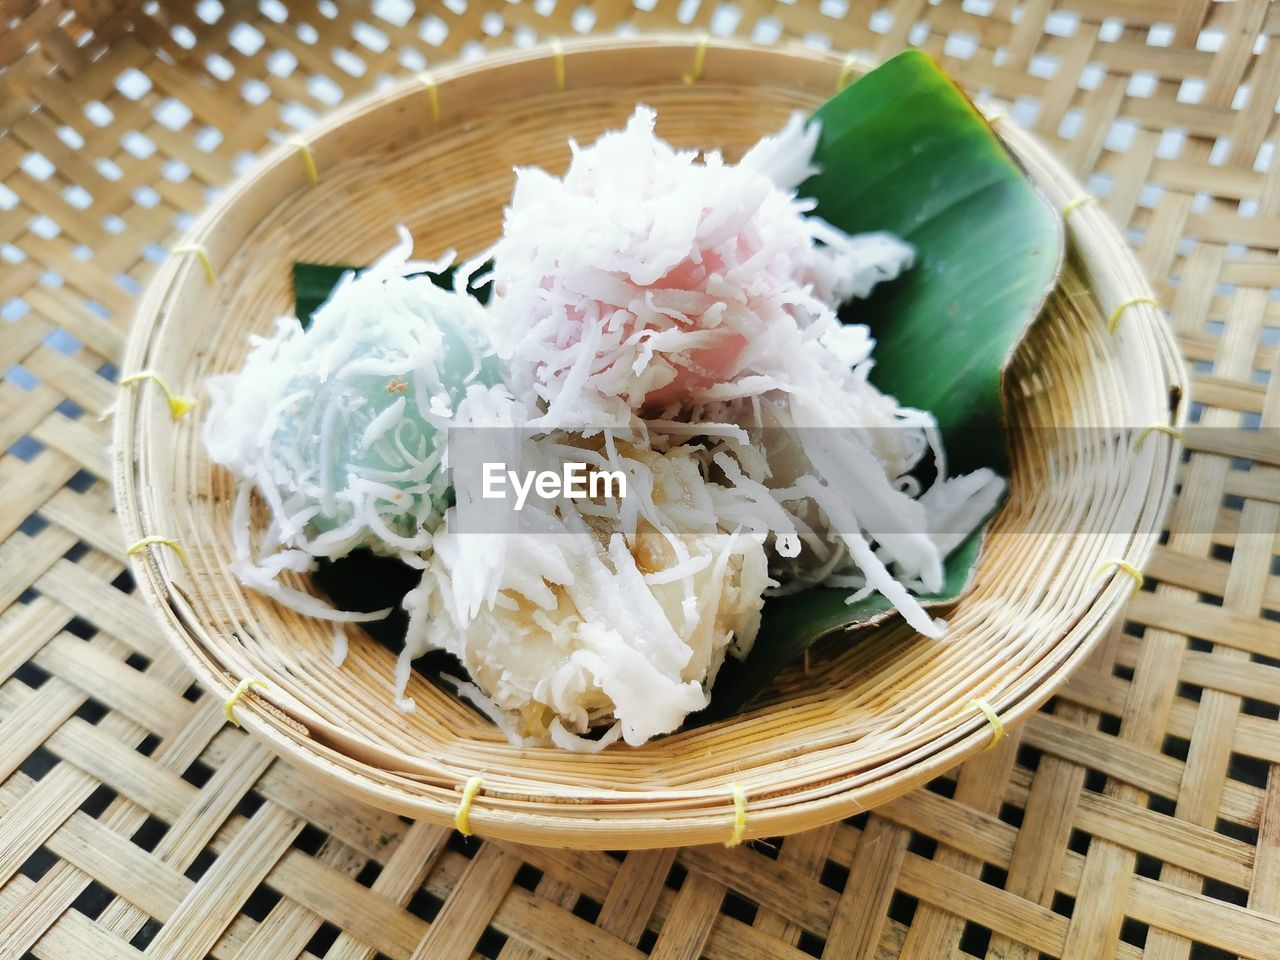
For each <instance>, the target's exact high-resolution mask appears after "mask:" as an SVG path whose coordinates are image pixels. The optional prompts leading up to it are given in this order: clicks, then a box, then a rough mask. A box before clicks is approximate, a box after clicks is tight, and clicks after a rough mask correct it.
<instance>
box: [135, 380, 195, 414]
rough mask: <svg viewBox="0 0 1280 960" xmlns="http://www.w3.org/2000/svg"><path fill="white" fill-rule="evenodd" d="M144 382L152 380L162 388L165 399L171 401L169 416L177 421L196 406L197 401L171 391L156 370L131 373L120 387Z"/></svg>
mask: <svg viewBox="0 0 1280 960" xmlns="http://www.w3.org/2000/svg"><path fill="white" fill-rule="evenodd" d="M143 380H150V381H151V382H152V383H154V384H155V385H156V386H157V387H159V388H160V390H161V392H162V393H163V394H164V398H165V399H166V400H167V401H169V414H170V415H171V416H172V417H173V419H175V420H181V419H182V417H183V416H184V415H185V414H186V413H187V412H188V411H189V410H190V409H191V408H192V407H194V406H195V405H196V402H195V400H193V399H192V398H191V397H183V396H179V395H178V394H176V393H174V392H173V391H172V390H171V389H169V384H168V382H167V381H166V380H165V378H164V377H162V376H160V374H158V373H156V372H155V371H154V370H139V371H138V372H137V373H131V374H129V376H127V377H124V378H123V379H121V381H120V386H122V387H127V386H129V385H130V384H131V383H141V382H142V381H143Z"/></svg>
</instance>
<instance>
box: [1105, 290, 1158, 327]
mask: <svg viewBox="0 0 1280 960" xmlns="http://www.w3.org/2000/svg"><path fill="white" fill-rule="evenodd" d="M1139 303H1149V304H1151V305H1152V306H1153V307H1159V306H1160V301H1159V300H1157V299H1156V298H1155V297H1130V298H1129V299H1128V300H1122V301H1120V303H1118V304H1116V308H1115V309H1114V310H1112V311H1111V316H1110V317H1109V318H1107V329H1108V330H1110V331H1111V332H1112V333H1115V332H1116V327H1117V326H1119V324H1120V315H1121V314H1122V313H1124V312H1125V311H1126V310H1128V309H1129V308H1130V307H1132V306H1136V305H1137V304H1139Z"/></svg>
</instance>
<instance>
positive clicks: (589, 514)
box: [205, 107, 1004, 752]
mask: <svg viewBox="0 0 1280 960" xmlns="http://www.w3.org/2000/svg"><path fill="white" fill-rule="evenodd" d="M654 124H655V116H654V113H653V111H652V110H650V109H649V108H647V107H639V108H637V110H636V112H635V114H634V116H633V117H632V118H631V120H630V122H629V123H628V124H627V126H626V128H625V129H623V130H619V131H615V132H613V133H608V134H606V135H604V136H603V137H601V138H600V139H599V140H598V141H597V142H596V143H594V144H592V145H590V146H587V147H581V146H579V145H577V144H576V143H575V144H571V147H572V153H573V157H572V162H571V164H570V166H569V169H568V171H567V173H566V174H565V175H564V177H562V178H556V177H553V176H551V175H549V174H547V173H545V172H544V171H542V170H537V169H522V170H519V171H517V174H518V175H517V182H516V188H515V192H514V195H513V197H512V200H511V204H510V207H509V208H508V210H507V214H506V218H505V224H504V230H503V236H502V239H501V240H500V241H499V242H498V244H497V245H496V246H495V247H494V248H493V250H492V256H493V261H494V266H493V273H492V279H493V282H494V294H493V300H492V302H491V304H490V306H489V308H488V309H487V310H482V309H481V308H480V307H479V306H478V305H477V304H476V303H475V302H474V301H473V300H472V299H471V298H470V297H468V296H467V295H466V294H465V292H464V291H465V289H466V287H467V284H468V283H475V282H477V278H476V277H475V274H476V273H477V271H478V270H479V264H480V263H481V262H483V260H484V257H481V258H477V259H476V260H475V261H472V262H471V263H469V264H464V265H463V266H462V267H461V268H460V269H459V270H458V272H457V275H456V276H455V290H454V292H445V291H441V290H438V289H436V288H435V287H434V286H432V284H431V281H430V280H429V279H428V278H424V277H415V276H413V274H416V273H419V272H421V271H423V270H426V269H432V270H438V269H439V268H440V267H441V266H443V263H437V264H423V263H414V262H411V261H410V260H409V254H410V249H411V245H410V241H409V238H408V235H407V233H405V232H404V231H402V232H401V243H400V245H399V246H397V247H396V248H395V249H394V250H393V251H391V253H389V254H388V255H387V256H386V257H384V258H383V259H382V260H380V261H379V262H378V263H377V264H375V265H374V266H373V267H371V268H370V269H369V270H367V271H365V272H364V273H362V274H361V275H359V276H358V277H355V278H352V277H347V278H345V279H344V280H343V281H342V283H341V284H340V285H339V287H338V288H337V289H336V290H335V291H334V293H333V295H332V296H331V298H330V300H329V301H328V302H327V303H326V304H325V306H324V307H322V308H321V310H319V311H318V312H317V314H316V316H315V319H314V322H313V324H312V326H311V328H310V329H309V330H307V331H306V332H305V333H304V332H303V331H302V330H301V329H300V328H299V327H298V325H297V324H296V323H295V322H294V321H293V320H292V319H291V318H287V319H285V320H281V321H280V324H279V327H278V329H277V331H276V333H275V335H273V336H272V337H269V338H265V339H259V340H255V341H254V344H253V349H252V351H251V353H250V355H249V358H248V360H247V361H246V364H245V366H244V368H243V369H242V370H241V371H240V372H239V373H237V374H233V375H229V376H226V377H220V378H215V379H214V380H213V381H212V382H211V383H210V392H211V393H212V394H213V398H214V402H213V408H212V411H211V414H210V416H209V418H208V420H207V422H206V425H205V443H206V446H207V448H208V450H209V453H210V455H211V456H212V458H213V459H214V460H215V461H216V462H218V463H221V464H224V465H226V466H228V467H230V468H231V469H232V471H233V472H235V474H236V475H237V476H238V477H239V478H240V488H239V494H238V496H237V499H236V503H235V510H234V518H233V537H234V542H235V548H236V557H237V565H236V571H237V574H238V575H239V576H240V578H241V580H242V581H243V582H244V583H245V584H246V585H248V586H251V587H253V588H254V589H256V590H259V591H262V592H264V593H266V594H269V595H270V596H272V597H275V598H277V599H278V600H280V601H281V602H282V603H285V604H287V605H289V606H291V607H293V608H294V609H297V610H299V611H300V612H303V613H306V614H309V615H312V616H317V617H325V618H328V619H331V620H338V621H351V622H358V621H360V620H367V619H373V618H376V617H379V616H384V615H385V614H386V613H387V611H378V612H377V613H375V614H357V613H344V612H340V611H335V610H333V609H332V608H330V607H329V605H328V604H326V603H324V602H323V601H321V600H320V599H318V598H315V597H312V596H310V595H309V594H306V593H304V592H302V591H299V590H297V589H295V588H293V587H290V586H287V585H285V584H284V583H282V582H281V580H280V576H281V574H284V573H305V572H307V571H309V570H311V569H312V568H313V567H314V564H315V562H316V559H317V558H319V557H338V556H342V555H344V554H345V553H347V552H349V551H350V550H352V549H354V548H356V547H360V546H365V547H370V548H372V549H376V550H380V551H382V552H388V553H392V554H395V555H397V556H399V557H400V558H401V559H402V560H404V561H405V562H406V563H409V564H411V565H413V566H415V567H417V568H419V569H421V570H422V579H421V582H420V584H419V585H418V587H416V588H415V589H414V590H413V591H411V592H410V593H409V595H408V596H407V597H405V600H404V607H405V609H406V610H407V611H408V612H409V615H410V623H409V630H408V635H407V637H406V640H405V645H404V648H403V649H402V651H401V652H400V655H399V658H398V660H397V663H396V669H395V681H394V684H395V700H396V703H397V705H398V706H399V707H400V709H402V710H405V711H410V710H413V709H414V708H415V703H414V701H413V700H412V698H410V697H409V696H408V695H407V689H408V684H409V680H410V678H411V670H412V661H413V660H414V659H415V658H416V657H418V656H420V655H422V654H423V653H425V652H427V651H429V650H435V649H438V650H445V651H448V652H449V653H451V654H453V655H454V656H456V657H457V658H458V659H459V660H460V661H461V662H462V663H463V664H464V665H465V667H466V670H467V673H468V674H469V679H465V680H464V679H453V678H450V679H451V682H453V683H454V685H455V686H456V689H457V691H458V693H459V695H460V696H462V697H464V698H466V699H467V700H469V701H470V702H471V703H473V704H474V705H475V706H476V707H477V709H479V710H480V711H481V712H482V713H484V714H485V715H486V716H488V717H489V718H490V719H491V720H493V722H494V723H495V724H496V725H497V726H498V727H499V728H500V729H501V730H502V732H503V733H504V735H506V736H507V738H508V739H509V740H510V741H511V742H512V743H515V744H517V745H522V746H529V745H535V744H546V743H551V744H554V745H556V746H558V747H561V748H563V749H567V750H575V751H580V752H596V751H599V750H602V749H605V748H607V747H608V746H609V745H610V744H611V743H613V742H614V741H616V740H618V739H622V740H625V742H626V743H628V744H630V745H633V746H636V745H639V744H642V743H644V742H645V741H646V740H648V739H650V738H651V737H654V736H658V735H661V734H664V733H668V732H670V731H672V730H675V729H676V728H677V727H679V726H680V724H681V723H682V722H684V720H685V718H686V717H687V716H688V715H689V714H690V713H692V712H695V711H697V710H700V709H702V708H703V707H704V706H706V704H707V703H708V701H709V698H710V696H711V690H712V688H713V685H714V683H715V680H716V676H717V674H718V673H719V671H720V668H721V666H722V664H723V663H724V660H725V658H726V657H727V656H734V657H738V658H741V657H745V656H747V654H748V653H749V652H750V650H751V647H752V644H753V643H754V641H755V637H756V633H757V631H758V628H759V624H760V615H761V608H762V605H763V598H764V597H765V596H766V595H770V596H772V595H780V594H786V593H794V592H797V591H799V590H801V589H804V588H806V587H809V586H813V585H816V584H825V585H828V586H832V587H837V588H840V589H844V590H849V591H851V593H850V596H849V602H851V603H852V602H857V601H858V600H860V599H863V598H865V597H867V596H870V595H871V594H872V593H878V594H881V595H883V596H884V597H885V598H887V599H888V600H889V601H890V602H891V603H892V604H893V606H894V607H895V608H896V609H897V610H898V611H899V612H900V613H901V614H902V616H903V617H904V618H905V619H906V621H907V622H908V623H909V624H911V626H912V627H914V628H915V629H916V630H918V631H919V632H920V633H922V634H924V635H926V636H930V637H938V636H941V635H942V633H943V631H944V629H945V624H944V623H943V622H942V621H940V620H936V619H934V618H933V617H931V616H930V615H929V614H928V613H927V611H926V610H925V609H924V608H923V606H922V605H921V603H920V601H919V600H918V599H917V597H918V596H920V595H924V594H928V593H931V592H936V591H937V590H939V589H940V588H941V586H942V583H943V561H944V560H945V558H946V556H947V554H948V553H949V552H950V551H952V550H953V549H955V548H956V547H957V546H958V545H959V544H960V543H961V542H963V540H964V539H965V537H966V536H967V535H968V534H969V533H970V532H971V531H973V530H974V529H976V528H977V527H978V526H980V524H981V523H982V521H983V519H984V518H985V517H986V516H987V515H988V514H989V513H990V511H991V510H992V509H994V507H995V505H996V503H997V502H998V500H999V497H1000V495H1001V492H1002V491H1003V485H1004V482H1003V480H1002V479H1001V478H999V477H997V476H996V475H995V474H994V473H992V472H991V471H989V470H980V471H977V472H975V473H973V474H970V475H968V476H964V477H948V476H947V472H946V459H945V456H944V451H943V449H942V445H941V440H940V437H939V435H938V429H937V425H936V423H935V421H934V420H933V418H932V416H930V414H929V413H928V412H926V411H919V410H913V409H911V408H907V407H903V406H900V405H899V404H898V403H897V401H896V400H895V399H894V398H893V397H889V396H886V395H884V394H882V393H881V392H880V391H878V390H877V389H876V388H875V387H873V386H872V385H871V383H870V382H869V374H870V372H871V368H872V364H873V362H874V360H873V351H874V346H875V344H874V341H873V339H872V337H871V335H870V331H869V330H868V329H867V327H865V326H861V325H858V324H841V323H840V321H839V319H838V318H837V316H836V309H837V308H838V307H839V306H840V304H842V303H844V302H845V301H848V300H849V299H851V298H857V297H865V296H867V295H868V294H869V293H870V292H871V290H872V288H873V287H874V286H875V285H876V284H878V283H880V282H882V281H887V280H892V279H893V278H895V277H897V276H898V275H899V274H900V273H902V272H903V271H904V270H906V269H908V268H909V267H910V266H911V264H912V260H913V257H914V251H913V250H912V248H911V247H910V246H909V245H907V244H906V243H904V242H902V241H901V240H899V239H898V238H896V237H893V236H890V235H889V234H883V233H876V234H864V235H859V236H850V235H847V234H845V233H843V232H841V231H840V230H838V229H836V228H834V227H833V226H831V225H830V224H827V223H825V222H823V221H822V220H820V219H818V218H816V217H814V216H811V215H809V214H810V212H811V210H812V207H813V203H812V202H811V201H808V200H805V199H801V198H798V197H797V195H796V188H797V187H798V186H799V185H800V184H801V183H803V181H804V180H805V179H806V178H808V177H809V176H810V175H811V174H812V173H814V172H815V168H814V167H813V163H812V154H813V149H814V145H815V143H816V141H817V135H818V129H817V127H816V125H814V124H809V125H806V124H805V123H804V122H803V121H802V120H801V119H800V118H799V117H798V116H797V117H793V118H792V120H791V122H790V123H788V124H787V126H786V127H785V128H784V129H783V130H782V131H780V132H779V134H778V135H776V136H774V137H768V138H765V139H764V140H762V141H761V142H760V143H759V144H757V145H756V146H755V147H754V148H752V149H751V150H750V151H749V152H748V153H747V154H746V155H745V156H744V157H743V158H742V160H741V161H739V162H738V163H736V164H734V163H726V162H725V161H724V160H723V159H722V158H721V157H720V155H719V154H717V153H707V154H705V155H703V156H701V157H699V156H698V155H697V154H696V153H694V152H691V151H677V150H675V149H673V148H672V147H671V146H669V145H668V144H667V143H665V142H664V141H663V140H661V139H659V138H658V137H657V136H656V134H655V132H654ZM849 175H850V176H856V175H857V171H850V172H849ZM477 331H482V334H483V335H480V334H477ZM486 340H487V341H490V342H492V343H493V344H494V348H493V352H491V351H490V348H488V347H486V346H484V345H483V343H484V342H486ZM494 352H496V356H495V355H494ZM922 375H927V372H926V371H922ZM476 427H478V428H488V429H485V430H480V431H469V432H468V433H467V434H466V436H467V438H468V442H467V444H466V445H465V446H466V447H467V449H466V450H463V449H462V446H464V445H462V444H461V442H460V441H458V440H457V439H456V438H457V437H459V436H461V434H460V433H458V431H459V430H461V429H462V428H476ZM451 434H452V436H453V437H454V438H455V439H454V440H453V441H450V439H449V437H450V435H451ZM926 458H931V459H932V469H933V472H935V473H936V475H937V479H936V480H934V481H933V483H932V484H931V485H930V486H928V487H927V488H925V487H924V486H923V484H922V483H921V480H920V478H919V476H917V473H918V472H919V471H918V470H917V468H919V467H920V466H921V465H922V464H923V463H925V462H926ZM464 460H474V461H477V462H479V461H486V462H493V463H499V462H501V463H513V462H516V461H519V462H520V464H521V465H522V467H523V468H525V469H526V470H529V471H536V470H538V469H539V468H551V469H556V468H558V467H559V466H560V465H561V464H563V463H565V462H567V461H581V462H584V463H587V464H588V465H589V467H590V468H591V469H595V470H602V471H604V470H607V471H615V470H617V471H621V472H622V473H623V474H624V475H625V477H626V481H627V496H626V497H625V498H622V499H613V498H607V497H600V498H595V499H587V500H573V501H570V500H567V499H561V500H558V501H554V502H546V501H530V502H528V503H527V504H526V506H525V509H524V510H523V512H521V513H519V514H518V515H516V516H517V517H518V528H517V529H515V530H514V531H513V530H512V529H508V528H507V527H504V523H507V522H508V521H510V519H511V516H512V515H510V514H504V513H503V512H502V510H501V509H495V508H494V506H493V505H492V504H490V503H485V502H481V499H480V491H479V490H478V489H477V488H476V485H474V484H460V483H458V481H457V477H458V476H459V475H460V474H459V471H461V470H462V469H463V461H464ZM446 470H449V471H452V473H453V477H454V480H453V483H454V487H453V491H452V494H453V502H452V505H448V503H449V501H448V499H447V494H448V489H447V488H448V484H449V480H448V479H447V477H446ZM254 490H256V491H257V492H258V494H259V496H260V497H261V500H262V502H263V503H264V504H265V506H266V507H267V509H268V511H269V515H270V521H269V523H268V525H267V527H266V529H265V531H264V532H263V534H262V535H261V537H260V538H259V542H258V543H257V544H253V543H251V539H252V538H251V535H250V532H251V529H252V525H251V516H250V514H251V507H252V503H251V495H252V492H253V491H254ZM255 557H256V559H255ZM345 656H346V633H345V631H344V629H343V628H341V627H339V628H338V630H337V631H336V632H335V634H334V649H333V659H334V663H335V664H340V663H341V662H342V659H343V658H344V657H345ZM601 730H603V731H604V732H603V735H600V731H601Z"/></svg>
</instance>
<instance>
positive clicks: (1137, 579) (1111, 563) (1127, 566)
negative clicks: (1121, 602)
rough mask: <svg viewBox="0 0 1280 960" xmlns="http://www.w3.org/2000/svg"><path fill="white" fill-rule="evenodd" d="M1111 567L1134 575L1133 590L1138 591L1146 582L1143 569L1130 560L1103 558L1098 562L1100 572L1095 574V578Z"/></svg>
mask: <svg viewBox="0 0 1280 960" xmlns="http://www.w3.org/2000/svg"><path fill="white" fill-rule="evenodd" d="M1111 567H1116V568H1118V569H1120V570H1123V571H1124V572H1125V573H1127V574H1128V575H1129V576H1131V577H1133V592H1134V593H1137V592H1138V591H1139V590H1141V589H1142V584H1143V583H1145V582H1146V580H1145V578H1144V577H1143V576H1142V571H1141V570H1139V569H1138V568H1137V567H1135V566H1134V565H1133V564H1132V563H1130V562H1129V561H1128V560H1103V561H1102V563H1100V564H1098V572H1097V573H1095V574H1094V575H1093V579H1095V580H1097V579H1098V578H1099V577H1101V576H1103V575H1104V574H1105V573H1106V572H1107V570H1109V569H1110V568H1111Z"/></svg>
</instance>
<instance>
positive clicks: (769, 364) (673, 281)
mask: <svg viewBox="0 0 1280 960" xmlns="http://www.w3.org/2000/svg"><path fill="white" fill-rule="evenodd" d="M816 137H817V127H816V126H814V125H810V126H809V127H808V128H805V127H803V126H802V124H801V122H800V121H799V119H798V118H796V119H794V120H793V122H792V123H791V124H790V125H789V126H788V127H787V128H786V129H785V130H784V131H782V133H780V134H779V135H778V136H777V137H772V138H765V139H764V140H762V141H761V142H760V143H759V144H757V145H756V146H755V147H754V148H753V149H752V150H750V151H749V152H748V153H747V154H746V156H744V157H743V159H742V160H741V162H739V163H737V164H727V163H725V162H724V161H723V160H722V159H721V158H720V156H719V155H718V154H716V153H709V154H707V155H706V156H705V157H704V158H703V159H702V160H701V161H699V160H698V158H697V154H696V153H695V152H692V151H677V150H674V149H673V148H672V147H671V146H670V145H669V144H667V143H666V142H664V141H663V140H661V139H659V138H658V137H657V136H656V135H655V134H654V113H653V111H652V110H651V109H649V108H647V107H639V108H637V109H636V112H635V114H634V116H633V117H632V118H631V120H630V122H629V123H628V124H627V126H626V129H624V130H621V131H615V132H612V133H607V134H605V135H604V136H602V137H601V138H600V139H599V140H598V141H596V143H595V144H593V145H591V146H589V147H586V148H581V147H579V146H577V145H576V144H571V146H572V148H573V158H572V162H571V163H570V166H569V170H568V172H567V173H566V174H565V175H564V177H563V178H562V179H561V178H556V177H553V176H551V175H549V174H547V173H546V172H544V171H542V170H538V169H521V170H519V171H518V176H517V182H516V188H515V192H514V194H513V197H512V201H511V205H510V206H509V207H508V209H507V214H506V220H505V224H504V231H503V238H502V240H501V241H500V242H499V243H498V244H497V245H496V247H495V248H494V257H493V259H494V281H495V286H494V291H495V295H494V300H493V303H492V305H491V311H490V312H491V317H490V321H491V329H492V337H493V340H494V343H495V345H496V347H497V349H498V351H499V353H500V355H501V356H502V357H503V358H504V359H509V360H510V370H511V377H512V388H513V390H514V391H515V392H516V393H517V394H518V395H521V394H526V393H529V394H533V395H535V396H536V397H537V398H538V399H539V400H540V401H541V402H542V403H544V404H545V405H546V406H547V414H546V417H545V419H544V421H543V422H544V423H545V424H546V425H548V426H555V427H560V426H565V427H576V426H582V425H583V424H588V423H591V424H594V423H595V422H597V421H600V422H609V423H617V422H626V420H627V419H628V418H629V416H630V415H631V414H632V413H633V412H636V411H644V412H645V413H646V415H649V414H655V413H658V412H661V411H663V410H666V409H668V408H681V407H687V406H688V405H690V404H695V403H700V402H707V401H710V400H714V399H724V398H727V397H732V396H740V395H745V394H751V393H760V392H762V391H763V390H766V389H769V388H770V387H771V386H776V385H777V380H776V377H775V376H773V374H775V373H776V370H775V367H776V361H777V359H778V357H779V356H780V355H782V354H785V353H786V352H788V351H790V350H793V349H794V347H795V344H796V342H797V341H799V340H805V339H813V338H816V337H817V336H819V335H820V334H821V333H822V331H823V329H825V328H826V327H828V326H830V325H831V324H833V323H834V322H835V318H834V312H833V307H834V305H835V304H837V303H838V302H839V301H841V300H843V299H846V298H847V297H849V296H852V295H855V294H857V295H863V296H865V295H866V293H867V292H869V290H870V288H871V286H873V285H874V283H875V282H877V281H878V280H881V279H886V278H888V277H893V276H896V275H897V274H898V273H899V272H900V271H901V270H902V269H904V268H905V267H906V266H908V265H909V263H910V261H911V257H912V251H911V248H910V247H908V246H907V245H906V244H903V243H902V242H900V241H898V240H896V239H894V238H892V237H889V236H887V235H883V234H872V235H866V236H862V237H849V236H847V235H846V234H843V233H841V232H840V231H838V230H835V229H834V228H832V227H830V226H829V225H827V224H825V223H824V222H822V221H821V220H818V219H816V218H813V217H806V216H805V212H806V211H807V210H808V209H809V208H810V207H811V204H810V203H807V202H803V201H800V200H797V199H796V197H795V194H794V188H795V187H796V186H797V185H798V184H799V183H800V182H801V181H802V180H803V179H804V178H805V177H806V176H807V175H808V174H809V173H811V172H812V171H813V168H812V167H811V166H810V157H811V155H812V152H813V147H814V143H815V142H816Z"/></svg>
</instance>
